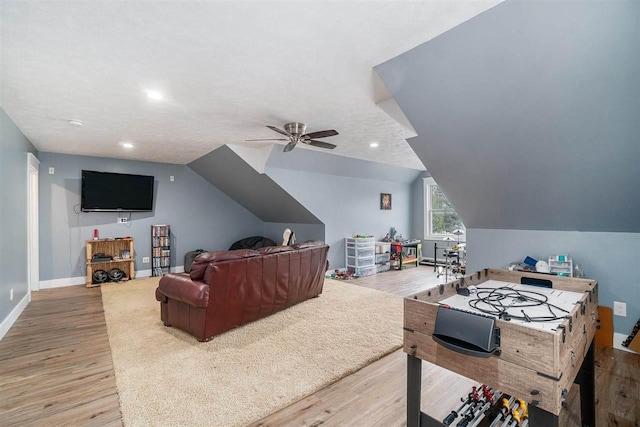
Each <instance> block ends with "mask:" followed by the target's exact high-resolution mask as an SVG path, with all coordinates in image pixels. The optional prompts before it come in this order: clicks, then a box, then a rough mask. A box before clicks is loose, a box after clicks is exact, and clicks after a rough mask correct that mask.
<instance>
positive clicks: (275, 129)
mask: <svg viewBox="0 0 640 427" xmlns="http://www.w3.org/2000/svg"><path fill="white" fill-rule="evenodd" d="M267 127H268V128H269V129H271V130H274V131H276V132H278V133H281V134H283V135H284V136H288V137H289V138H291V137H293V135H291V134H290V133H289V132H285V131H283V130H282V129H278V128H277V127H275V126H271V125H267Z"/></svg>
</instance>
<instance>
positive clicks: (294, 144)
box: [282, 141, 296, 153]
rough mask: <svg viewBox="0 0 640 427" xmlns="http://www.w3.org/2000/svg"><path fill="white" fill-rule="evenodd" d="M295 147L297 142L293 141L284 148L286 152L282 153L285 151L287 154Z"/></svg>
mask: <svg viewBox="0 0 640 427" xmlns="http://www.w3.org/2000/svg"><path fill="white" fill-rule="evenodd" d="M295 146H296V142H295V141H291V142H290V143H288V144H287V145H285V146H284V150H282V151H284V152H285V153H286V152H287V151H291V150H293V148H294V147H295Z"/></svg>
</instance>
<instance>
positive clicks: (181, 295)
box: [156, 274, 209, 307]
mask: <svg viewBox="0 0 640 427" xmlns="http://www.w3.org/2000/svg"><path fill="white" fill-rule="evenodd" d="M162 294H164V295H165V296H166V297H168V298H171V299H174V300H177V301H180V302H184V303H185V304H189V305H191V306H193V307H207V306H208V305H209V285H207V284H206V283H203V282H194V281H192V280H190V279H189V277H188V276H183V275H179V274H172V275H166V276H163V277H162V279H160V284H159V285H158V291H156V299H157V300H158V301H160V302H164V301H166V298H164V297H163V296H162Z"/></svg>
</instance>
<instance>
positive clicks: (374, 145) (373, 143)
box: [369, 142, 379, 148]
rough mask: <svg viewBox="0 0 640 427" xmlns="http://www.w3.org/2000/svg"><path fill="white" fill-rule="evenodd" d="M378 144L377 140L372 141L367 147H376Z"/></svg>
mask: <svg viewBox="0 0 640 427" xmlns="http://www.w3.org/2000/svg"><path fill="white" fill-rule="evenodd" d="M378 145H379V144H378V143H377V142H372V143H371V144H369V147H371V148H376V147H377V146H378Z"/></svg>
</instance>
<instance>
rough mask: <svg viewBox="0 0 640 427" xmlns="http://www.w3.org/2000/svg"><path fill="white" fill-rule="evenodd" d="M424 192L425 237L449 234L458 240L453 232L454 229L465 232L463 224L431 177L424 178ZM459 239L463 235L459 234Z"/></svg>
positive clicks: (438, 236)
mask: <svg viewBox="0 0 640 427" xmlns="http://www.w3.org/2000/svg"><path fill="white" fill-rule="evenodd" d="M424 193H425V194H424V201H425V221H424V226H425V238H437V239H440V238H442V237H445V236H451V237H452V238H453V239H454V240H458V236H457V235H456V234H454V232H455V231H456V230H462V231H463V232H465V228H464V224H462V221H461V220H460V218H459V217H458V214H457V213H456V211H455V210H454V209H453V206H451V203H449V200H447V198H446V196H445V195H444V193H443V192H442V190H440V187H438V184H436V182H435V181H434V180H433V178H425V179H424ZM460 240H464V235H462V236H460Z"/></svg>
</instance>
